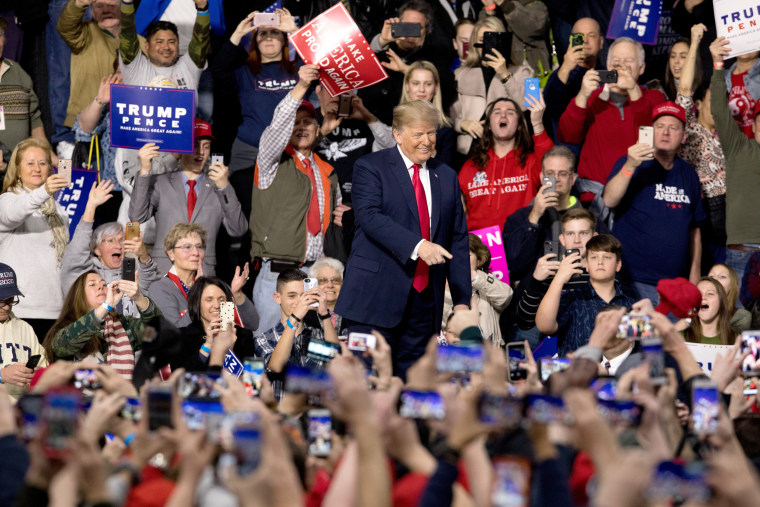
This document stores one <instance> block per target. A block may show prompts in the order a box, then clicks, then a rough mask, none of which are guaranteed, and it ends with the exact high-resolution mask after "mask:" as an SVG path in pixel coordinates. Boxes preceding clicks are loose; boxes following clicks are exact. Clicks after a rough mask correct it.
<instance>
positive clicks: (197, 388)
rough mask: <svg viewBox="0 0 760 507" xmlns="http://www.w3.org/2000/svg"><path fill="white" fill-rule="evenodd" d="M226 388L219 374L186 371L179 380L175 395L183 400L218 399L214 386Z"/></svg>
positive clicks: (217, 392)
mask: <svg viewBox="0 0 760 507" xmlns="http://www.w3.org/2000/svg"><path fill="white" fill-rule="evenodd" d="M217 384H218V385H220V386H223V387H224V386H226V382H225V380H224V377H222V375H221V374H220V373H210V372H194V371H186V372H185V373H184V375H182V376H181V377H180V378H179V384H178V390H177V394H178V395H179V396H180V397H181V398H182V399H183V400H184V399H188V398H192V399H196V400H197V399H210V398H219V396H220V394H219V391H217V390H216V389H214V386H215V385H217Z"/></svg>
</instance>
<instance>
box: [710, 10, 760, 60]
mask: <svg viewBox="0 0 760 507" xmlns="http://www.w3.org/2000/svg"><path fill="white" fill-rule="evenodd" d="M713 11H714V12H715V28H716V30H717V32H718V37H721V36H723V37H725V38H726V39H728V40H729V42H730V44H729V47H730V48H731V53H729V55H728V56H727V57H726V59H729V58H733V57H734V56H739V55H743V54H745V53H751V52H752V51H757V50H758V48H760V2H758V1H757V0H713Z"/></svg>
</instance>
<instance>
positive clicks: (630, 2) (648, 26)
mask: <svg viewBox="0 0 760 507" xmlns="http://www.w3.org/2000/svg"><path fill="white" fill-rule="evenodd" d="M661 12H662V0H615V7H614V8H613V11H612V19H610V26H609V28H608V29H607V38H608V39H617V38H618V37H630V38H631V39H633V40H636V41H639V42H640V43H642V44H649V45H654V44H656V43H657V31H658V30H659V28H660V14H661Z"/></svg>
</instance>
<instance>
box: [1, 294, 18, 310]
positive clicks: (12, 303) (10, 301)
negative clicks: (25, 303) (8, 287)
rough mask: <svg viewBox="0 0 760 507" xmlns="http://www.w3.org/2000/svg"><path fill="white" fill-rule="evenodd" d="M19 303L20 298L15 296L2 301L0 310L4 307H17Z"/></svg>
mask: <svg viewBox="0 0 760 507" xmlns="http://www.w3.org/2000/svg"><path fill="white" fill-rule="evenodd" d="M18 303H19V299H18V296H13V297H12V298H8V299H0V308H2V307H4V306H16V305H17V304H18Z"/></svg>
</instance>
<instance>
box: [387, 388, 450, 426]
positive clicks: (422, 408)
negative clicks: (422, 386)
mask: <svg viewBox="0 0 760 507" xmlns="http://www.w3.org/2000/svg"><path fill="white" fill-rule="evenodd" d="M398 413H399V415H400V416H401V417H406V418H407V419H443V418H444V417H445V415H446V408H445V407H444V404H443V398H441V395H440V394H438V393H437V392H435V391H410V390H405V391H401V394H400V395H399V398H398Z"/></svg>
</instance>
